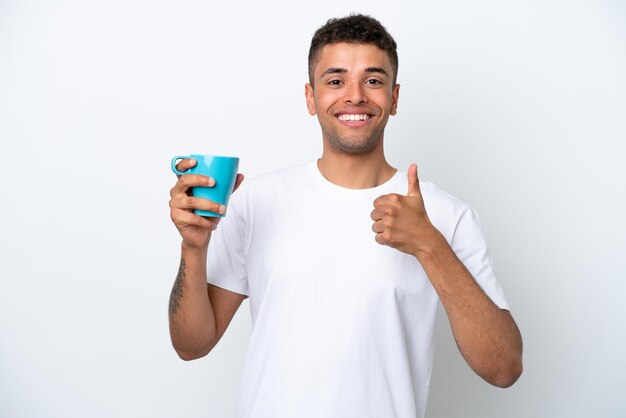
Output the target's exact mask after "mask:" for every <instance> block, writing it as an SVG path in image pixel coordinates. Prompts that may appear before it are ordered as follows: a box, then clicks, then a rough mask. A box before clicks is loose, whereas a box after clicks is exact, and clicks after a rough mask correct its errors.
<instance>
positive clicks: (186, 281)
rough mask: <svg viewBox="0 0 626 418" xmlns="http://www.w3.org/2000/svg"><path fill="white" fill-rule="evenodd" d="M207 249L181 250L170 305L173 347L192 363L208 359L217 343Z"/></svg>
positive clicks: (185, 248) (186, 248)
mask: <svg viewBox="0 0 626 418" xmlns="http://www.w3.org/2000/svg"><path fill="white" fill-rule="evenodd" d="M206 257H207V249H206V247H205V248H204V249H190V248H188V247H186V246H185V245H184V244H183V245H182V248H181V261H180V268H179V271H178V275H177V277H176V281H175V282H174V286H173V288H172V293H171V295H170V305H169V324H170V336H171V338H172V344H173V345H174V348H175V349H176V352H177V353H178V355H179V356H180V357H181V358H183V359H185V360H191V359H194V358H199V357H202V356H204V355H206V354H207V353H208V352H209V351H210V349H211V347H212V342H213V340H214V339H215V335H216V329H215V317H214V314H213V308H212V306H211V302H210V300H209V296H208V292H207V277H206Z"/></svg>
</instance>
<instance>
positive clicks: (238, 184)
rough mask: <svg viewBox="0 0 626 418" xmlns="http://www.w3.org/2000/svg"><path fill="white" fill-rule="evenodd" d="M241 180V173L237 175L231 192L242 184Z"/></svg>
mask: <svg viewBox="0 0 626 418" xmlns="http://www.w3.org/2000/svg"><path fill="white" fill-rule="evenodd" d="M243 178H244V176H243V174H241V173H238V174H237V179H236V180H235V187H233V192H234V191H235V190H237V189H238V188H239V186H240V185H241V183H243Z"/></svg>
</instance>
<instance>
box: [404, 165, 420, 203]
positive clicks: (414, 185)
mask: <svg viewBox="0 0 626 418" xmlns="http://www.w3.org/2000/svg"><path fill="white" fill-rule="evenodd" d="M407 177H408V180H409V191H408V192H407V194H406V195H407V196H419V195H420V194H421V192H420V181H419V178H418V177H417V164H411V165H410V166H409V171H408V172H407Z"/></svg>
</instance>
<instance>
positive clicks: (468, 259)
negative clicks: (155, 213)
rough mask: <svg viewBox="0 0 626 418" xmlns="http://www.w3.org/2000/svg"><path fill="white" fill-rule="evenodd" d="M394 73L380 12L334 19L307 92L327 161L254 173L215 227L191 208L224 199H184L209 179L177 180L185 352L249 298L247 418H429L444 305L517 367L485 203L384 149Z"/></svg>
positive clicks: (496, 374) (494, 363)
mask: <svg viewBox="0 0 626 418" xmlns="http://www.w3.org/2000/svg"><path fill="white" fill-rule="evenodd" d="M397 71H398V59H397V54H396V43H395V41H394V40H393V39H392V37H391V36H390V35H389V34H388V33H387V31H386V30H385V28H384V27H382V26H381V25H380V23H379V22H378V21H376V20H375V19H372V18H370V17H367V16H362V15H352V16H348V17H346V18H342V19H333V20H330V21H328V22H327V24H326V25H324V26H323V27H321V28H320V29H319V30H318V31H317V32H316V33H315V35H314V37H313V40H312V43H311V50H310V53H309V83H308V84H307V85H306V87H305V94H306V103H307V107H308V111H309V113H310V114H311V115H317V117H318V120H319V123H320V126H321V128H322V139H323V154H322V157H321V158H320V159H319V160H317V161H313V162H311V163H309V164H305V165H301V166H297V167H292V168H288V169H283V170H279V171H276V172H273V173H270V174H267V175H264V176H259V177H257V178H255V179H253V180H250V181H247V182H246V184H244V185H243V186H242V187H241V189H240V190H238V191H237V192H235V193H234V194H233V196H232V198H231V203H230V206H229V209H228V211H229V212H228V216H227V217H226V218H224V219H223V220H222V221H221V224H220V227H219V228H217V229H216V227H217V223H218V221H219V219H218V218H207V219H205V218H202V217H199V216H196V215H194V214H193V213H192V210H193V209H206V210H212V211H223V210H224V208H223V207H219V205H216V204H215V203H213V202H209V201H206V200H201V199H196V198H192V197H190V196H188V195H187V191H188V190H189V188H190V187H192V186H206V187H211V186H212V185H213V184H214V182H213V180H212V179H209V178H206V177H202V176H197V175H185V176H181V177H180V178H179V180H178V182H177V183H176V185H175V186H174V188H173V189H172V191H171V196H172V199H171V201H170V206H171V217H172V220H173V221H174V223H175V224H176V226H177V228H178V230H179V232H180V234H181V235H182V237H183V243H182V257H181V265H180V271H179V274H178V277H177V279H176V282H175V285H174V289H173V290H172V296H171V300H170V331H171V336H172V342H173V345H174V347H175V349H176V351H177V352H178V354H179V355H180V357H181V358H183V359H186V360H190V359H195V358H199V357H202V356H204V355H206V354H207V353H209V352H210V351H211V349H212V348H213V347H214V346H215V344H217V342H218V341H219V340H220V338H221V337H222V335H223V334H224V332H225V330H226V328H227V327H228V324H229V322H230V320H231V319H232V317H233V315H234V314H235V312H236V311H237V309H238V307H239V306H240V304H241V302H242V301H243V300H244V299H245V298H246V297H249V298H250V309H251V313H252V321H253V332H252V336H251V341H250V348H249V352H248V357H247V360H246V366H245V370H244V375H243V378H242V383H241V392H240V396H239V404H238V416H239V417H246V418H248V417H272V418H279V417H318V418H322V417H341V418H349V417H355V418H356V417H359V418H363V417H385V418H387V417H411V418H414V417H422V416H423V415H424V410H425V408H426V400H427V397H428V388H429V381H430V372H431V367H432V359H433V330H434V323H435V316H436V310H437V304H438V303H439V301H441V303H442V304H443V306H444V308H445V310H446V312H447V314H448V318H449V320H450V324H451V326H452V329H453V332H454V336H455V338H456V341H457V344H458V346H459V349H460V351H461V353H462V355H463V357H464V358H465V360H466V361H467V362H468V364H469V365H470V366H471V367H472V369H473V370H475V371H476V373H478V374H479V375H480V376H481V377H483V378H484V379H485V380H487V381H488V382H490V383H492V384H494V385H497V386H501V387H507V386H510V385H511V384H513V383H514V382H515V381H516V380H517V378H518V377H519V376H520V374H521V371H522V358H521V357H522V341H521V336H520V334H519V331H518V329H517V327H516V325H515V322H514V321H513V318H512V317H511V314H510V313H509V311H508V305H507V304H506V301H505V299H504V296H503V294H502V291H501V289H500V287H499V286H498V283H497V282H496V280H495V277H494V275H493V273H492V270H491V265H490V263H489V259H488V257H487V253H486V247H485V242H484V239H483V237H482V233H481V231H480V227H479V224H478V219H477V217H476V213H475V212H474V210H472V209H471V208H470V207H468V206H467V205H465V204H464V203H462V202H460V201H458V200H456V199H454V198H453V197H451V196H449V195H447V194H446V193H444V192H442V191H441V190H439V189H437V187H436V186H434V185H433V184H432V183H428V182H419V181H418V177H417V167H416V165H414V164H413V165H411V166H410V167H409V169H408V172H401V171H399V170H396V169H395V168H393V167H392V166H391V165H389V163H388V162H387V161H386V159H385V156H384V151H383V137H384V129H385V126H386V124H387V119H388V117H389V115H394V114H395V113H396V109H397V105H398V93H399V88H400V86H399V85H398V84H397V83H396V76H397ZM193 164H195V162H194V161H190V160H185V161H183V162H181V163H180V166H181V167H180V169H182V170H184V169H187V168H189V167H191V166H193ZM242 181H243V176H242V175H239V177H238V179H237V182H236V186H235V188H238V187H239V185H241V183H242ZM207 281H208V283H209V284H208V285H207V284H206V283H207ZM207 287H208V290H207ZM207 296H208V297H207Z"/></svg>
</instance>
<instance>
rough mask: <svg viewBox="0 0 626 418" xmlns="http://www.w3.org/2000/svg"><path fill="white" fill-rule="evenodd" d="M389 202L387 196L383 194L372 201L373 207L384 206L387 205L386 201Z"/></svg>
mask: <svg viewBox="0 0 626 418" xmlns="http://www.w3.org/2000/svg"><path fill="white" fill-rule="evenodd" d="M388 200H389V195H387V194H384V195H382V196H378V197H377V198H376V200H374V207H375V208H377V207H380V206H382V205H385V204H386V203H387V201H388Z"/></svg>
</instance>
